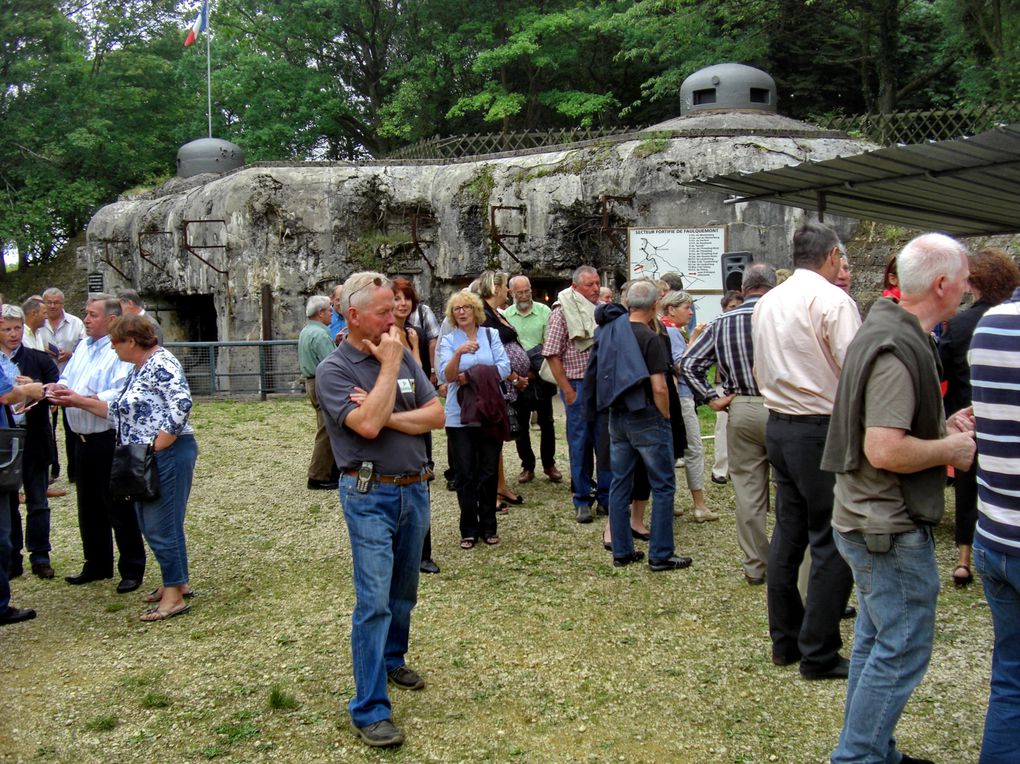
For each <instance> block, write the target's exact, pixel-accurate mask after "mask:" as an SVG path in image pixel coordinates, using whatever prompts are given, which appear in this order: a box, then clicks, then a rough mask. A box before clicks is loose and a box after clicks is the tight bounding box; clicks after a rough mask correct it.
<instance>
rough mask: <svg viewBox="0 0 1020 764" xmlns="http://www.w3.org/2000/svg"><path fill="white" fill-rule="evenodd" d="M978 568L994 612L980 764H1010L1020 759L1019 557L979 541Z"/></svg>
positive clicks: (977, 546) (989, 605)
mask: <svg viewBox="0 0 1020 764" xmlns="http://www.w3.org/2000/svg"><path fill="white" fill-rule="evenodd" d="M974 567H975V569H977V571H978V573H980V574H981V583H982V584H983V585H984V588H985V599H986V600H988V608H989V610H991V611H992V626H993V628H994V630H995V649H994V650H993V651H992V692H991V695H990V696H989V698H988V713H987V715H986V716H985V735H984V739H983V740H982V741H981V759H980V763H981V764H1011V763H1012V762H1015V761H1016V760H1017V758H1018V756H1020V557H1016V556H1014V555H1008V554H1003V553H1002V552H998V551H995V550H994V549H989V548H988V547H986V546H985V545H984V544H983V543H982V541H981V538H980V537H977V538H976V539H975V541H974Z"/></svg>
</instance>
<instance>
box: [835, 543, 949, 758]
mask: <svg viewBox="0 0 1020 764" xmlns="http://www.w3.org/2000/svg"><path fill="white" fill-rule="evenodd" d="M833 536H834V538H835V542H836V547H837V549H839V553H840V554H841V555H842V556H843V558H844V559H845V560H846V561H847V564H848V565H849V566H850V569H851V570H852V571H853V575H854V583H856V584H857V602H858V614H857V623H856V624H855V627H854V648H853V652H852V653H851V655H850V676H849V678H848V680H847V689H846V707H845V709H844V712H843V730H842V731H841V732H840V734H839V743H838V744H837V746H836V750H835V751H833V753H832V761H833V762H834V764H836V763H842V762H855V763H859V764H865V763H866V762H867V763H868V764H872V763H875V764H878V763H879V762H884V763H885V764H898V763H899V761H900V759H901V758H902V756H903V754H901V753H900V752H899V751H897V750H896V740H895V738H894V737H893V730H895V728H896V722H898V721H899V718H900V714H902V713H903V708H904V707H905V706H906V705H907V700H908V699H909V698H910V693H912V692H913V691H914V688H915V687H917V685H918V683H919V682H920V681H921V679H922V678H923V677H924V673H925V671H927V669H928V661H929V660H930V659H931V648H932V640H933V639H934V637H935V601H936V600H937V599H938V594H939V572H938V567H937V565H936V562H935V542H934V538H933V536H932V531H931V529H929V528H918V529H917V530H914V531H910V532H907V533H897V534H895V535H894V536H893V543H892V548H890V550H889V551H888V552H885V553H883V554H878V553H872V552H870V551H868V548H867V546H866V545H865V541H864V536H863V534H861V533H858V532H852V533H842V532H839V531H834V532H833Z"/></svg>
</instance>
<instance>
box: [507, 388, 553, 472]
mask: <svg viewBox="0 0 1020 764" xmlns="http://www.w3.org/2000/svg"><path fill="white" fill-rule="evenodd" d="M531 384H533V385H534V384H544V383H539V382H537V381H532V383H531ZM553 395H555V393H553ZM514 408H515V409H517V421H519V422H520V423H521V427H522V428H523V430H522V432H521V437H519V438H518V439H517V456H519V457H520V459H521V469H522V470H531V471H532V472H534V471H535V451H534V450H533V449H532V447H531V413H532V412H535V413H537V414H538V427H539V433H540V435H541V440H540V441H539V447H538V452H539V455H540V456H541V458H542V468H543V469H549V468H550V467H555V466H556V430H555V428H554V426H553V410H552V397H551V396H548V397H546V396H543V397H538V396H536V395H535V394H534V393H532V394H530V395H524V394H520V395H518V396H517V400H516V401H515V402H514Z"/></svg>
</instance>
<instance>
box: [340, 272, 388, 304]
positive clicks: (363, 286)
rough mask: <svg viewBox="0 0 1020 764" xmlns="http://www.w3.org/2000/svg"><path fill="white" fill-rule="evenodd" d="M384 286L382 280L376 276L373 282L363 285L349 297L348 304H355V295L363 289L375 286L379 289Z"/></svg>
mask: <svg viewBox="0 0 1020 764" xmlns="http://www.w3.org/2000/svg"><path fill="white" fill-rule="evenodd" d="M382 285H383V280H382V279H381V278H379V277H378V276H376V277H375V278H373V279H372V280H371V281H369V282H368V283H367V284H362V285H361V286H359V287H358V288H357V289H355V290H354V291H353V292H351V293H350V294H349V295H347V304H348V305H350V304H351V303H352V302H354V295H356V294H357V293H358V292H360V291H361V290H362V289H367V288H368V287H370V286H375V287H377V288H378V287H381V286H382Z"/></svg>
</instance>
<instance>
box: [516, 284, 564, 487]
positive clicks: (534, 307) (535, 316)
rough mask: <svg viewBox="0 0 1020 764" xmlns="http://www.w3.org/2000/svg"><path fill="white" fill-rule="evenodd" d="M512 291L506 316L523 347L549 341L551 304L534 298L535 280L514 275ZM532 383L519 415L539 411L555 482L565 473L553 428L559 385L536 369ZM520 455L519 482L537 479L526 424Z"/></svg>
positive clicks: (546, 461) (545, 456)
mask: <svg viewBox="0 0 1020 764" xmlns="http://www.w3.org/2000/svg"><path fill="white" fill-rule="evenodd" d="M509 286H510V295H511V296H512V297H513V298H514V304H513V305H511V306H510V307H509V308H507V309H506V310H505V311H504V312H503V316H504V318H506V320H507V321H509V322H510V324H511V325H512V326H513V327H514V329H516V330H517V338H518V339H519V340H520V343H521V347H523V348H524V349H525V350H529V351H530V350H531V349H532V348H533V347H535V346H536V345H541V344H543V343H544V342H545V327H546V324H548V323H549V314H550V313H551V312H552V311H550V310H549V308H548V306H546V305H543V304H542V303H540V302H535V301H534V300H533V299H532V298H531V282H530V281H528V277H527V276H514V277H513V278H512V279H510V284H509ZM528 379H529V384H528V386H527V388H525V389H524V390H523V391H521V392H520V393H519V394H518V397H517V404H516V408H517V415H518V416H519V417H520V418H521V421H522V422H529V421H530V420H531V412H533V411H534V412H535V413H537V414H538V427H539V430H540V431H541V436H542V437H541V444H540V446H539V452H540V453H541V455H542V468H543V470H544V471H545V474H546V476H547V477H548V478H549V480H551V481H552V482H554V483H559V482H560V481H561V480H563V474H562V473H561V472H560V471H559V470H558V469H556V432H555V430H554V429H553V415H552V399H553V396H554V395H555V394H556V390H555V388H553V386H552V385H549V384H548V383H546V382H543V381H542V380H541V379H539V378H538V376H537V375H536V374H535V373H534V372H529V373H528ZM517 455H518V456H519V457H520V458H521V474H520V476H519V477H518V478H517V482H518V483H528V482H530V481H532V480H534V479H535V452H534V451H533V450H532V448H531V431H530V429H529V428H527V427H525V428H524V431H523V433H522V434H521V437H519V438H518V439H517Z"/></svg>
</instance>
